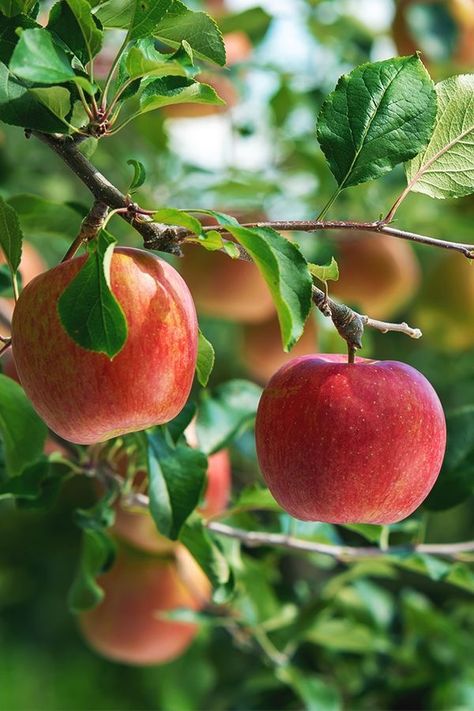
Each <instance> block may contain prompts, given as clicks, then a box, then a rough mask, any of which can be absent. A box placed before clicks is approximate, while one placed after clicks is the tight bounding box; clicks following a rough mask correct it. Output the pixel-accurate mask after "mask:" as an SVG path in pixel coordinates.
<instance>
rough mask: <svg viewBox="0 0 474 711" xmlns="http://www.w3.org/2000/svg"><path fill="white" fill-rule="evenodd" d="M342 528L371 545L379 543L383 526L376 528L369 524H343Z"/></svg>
mask: <svg viewBox="0 0 474 711" xmlns="http://www.w3.org/2000/svg"><path fill="white" fill-rule="evenodd" d="M343 527H344V528H347V530H348V531H354V532H355V533H358V534H359V536H362V537H363V538H365V539H366V540H367V541H370V542H371V543H379V541H380V536H381V535H382V530H383V526H376V525H374V524H370V523H345V524H344V526H343Z"/></svg>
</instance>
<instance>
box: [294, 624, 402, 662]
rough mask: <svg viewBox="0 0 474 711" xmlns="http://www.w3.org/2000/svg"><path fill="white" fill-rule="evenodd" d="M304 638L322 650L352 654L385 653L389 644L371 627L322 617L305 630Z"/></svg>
mask: <svg viewBox="0 0 474 711" xmlns="http://www.w3.org/2000/svg"><path fill="white" fill-rule="evenodd" d="M305 638H306V639H308V640H309V641H311V642H313V644H319V645H321V646H322V647H324V649H332V650H335V651H338V652H349V653H352V654H367V652H382V653H383V652H387V651H388V649H389V647H390V644H389V642H388V640H387V638H386V637H385V636H382V635H380V634H377V633H376V632H375V631H374V630H373V629H372V628H371V627H368V626H367V625H363V624H360V623H357V622H354V621H353V620H350V619H337V618H336V619H334V618H333V619H331V618H329V619H328V618H325V617H322V619H318V620H317V621H316V623H315V624H314V625H313V626H312V627H311V628H310V629H308V630H307V632H306V633H305Z"/></svg>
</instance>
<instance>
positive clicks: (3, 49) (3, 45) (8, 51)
mask: <svg viewBox="0 0 474 711" xmlns="http://www.w3.org/2000/svg"><path fill="white" fill-rule="evenodd" d="M0 19H1V22H0V61H1V62H4V63H5V64H8V62H9V61H10V58H11V56H12V54H13V50H14V49H15V47H16V45H17V44H18V40H19V35H18V33H17V30H18V29H19V28H21V29H25V30H26V29H30V28H32V27H38V25H37V24H36V22H35V21H34V20H32V19H31V17H28V16H27V15H16V16H15V17H12V18H8V19H7V18H6V17H2V18H0Z"/></svg>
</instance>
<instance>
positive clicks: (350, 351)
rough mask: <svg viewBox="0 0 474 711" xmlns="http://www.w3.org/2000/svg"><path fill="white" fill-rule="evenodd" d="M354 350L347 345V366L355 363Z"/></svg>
mask: <svg viewBox="0 0 474 711" xmlns="http://www.w3.org/2000/svg"><path fill="white" fill-rule="evenodd" d="M355 355H356V349H355V348H354V346H352V345H351V344H350V343H348V344H347V362H348V363H349V365H352V364H353V363H355Z"/></svg>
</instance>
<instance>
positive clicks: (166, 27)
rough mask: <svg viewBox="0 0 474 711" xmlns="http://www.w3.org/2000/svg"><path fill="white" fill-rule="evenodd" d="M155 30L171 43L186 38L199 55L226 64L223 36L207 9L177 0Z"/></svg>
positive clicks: (176, 44) (158, 35) (175, 44)
mask: <svg viewBox="0 0 474 711" xmlns="http://www.w3.org/2000/svg"><path fill="white" fill-rule="evenodd" d="M153 34H154V35H155V36H156V37H158V38H159V39H160V40H162V41H163V42H165V43H166V44H168V45H170V47H179V46H180V44H181V42H182V41H183V40H186V42H188V43H189V45H190V46H191V47H192V49H193V51H194V52H195V53H196V55H197V56H198V57H199V58H200V59H205V60H208V61H209V60H210V61H211V62H214V63H215V64H219V65H220V66H224V64H225V59H226V56H225V47H224V40H223V39H222V34H221V32H220V30H219V28H218V27H217V25H216V23H215V21H214V20H213V19H212V18H211V17H209V15H206V13H204V12H193V11H192V10H190V9H189V8H187V7H186V6H185V5H184V4H183V3H182V2H181V0H174V2H173V4H172V6H171V8H170V9H169V11H168V13H167V14H166V16H165V17H164V19H163V20H162V21H161V22H160V23H159V25H158V26H157V27H155V30H154V32H153Z"/></svg>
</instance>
